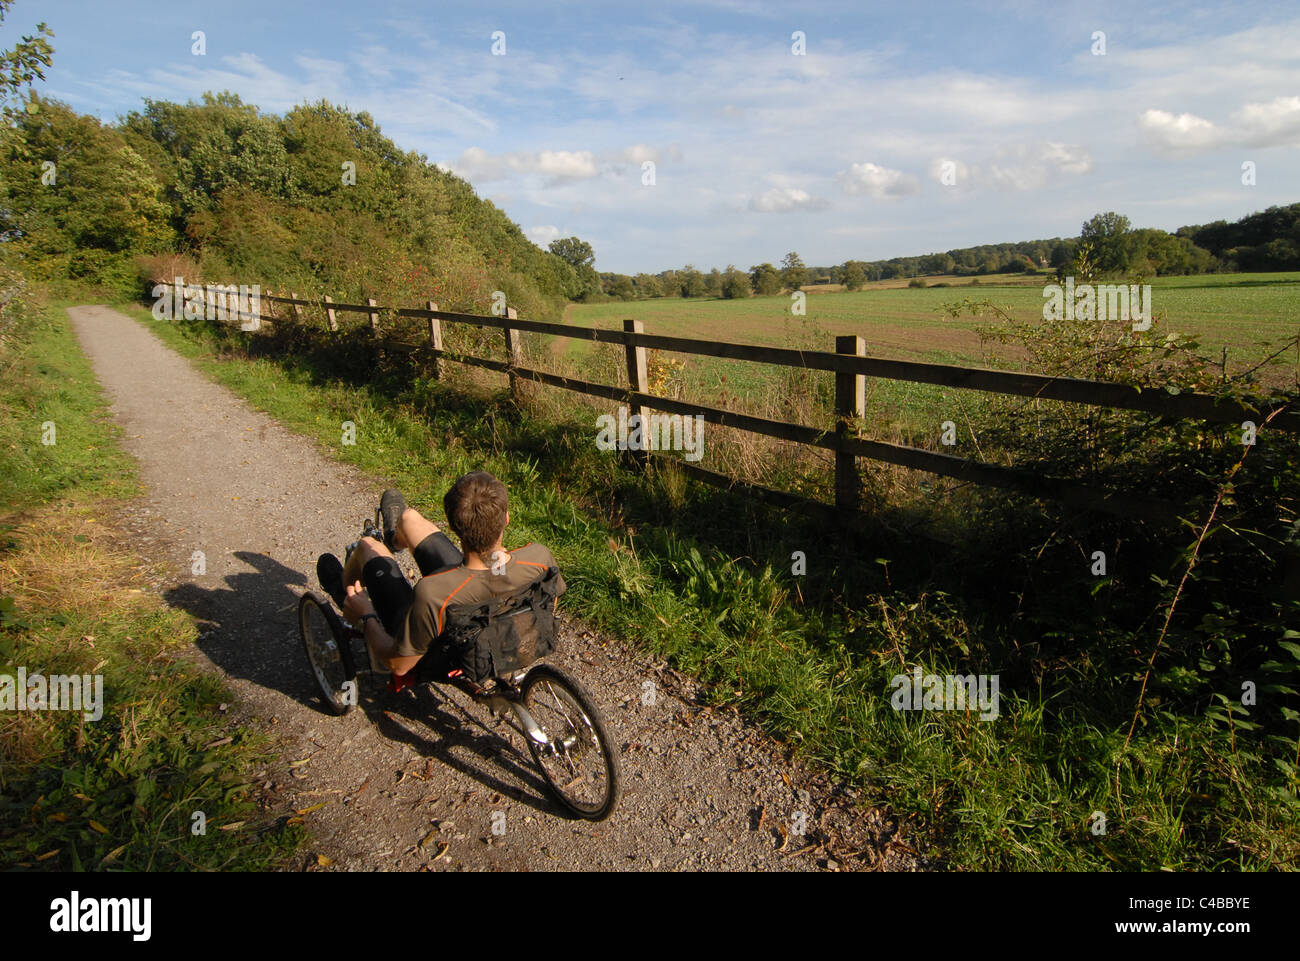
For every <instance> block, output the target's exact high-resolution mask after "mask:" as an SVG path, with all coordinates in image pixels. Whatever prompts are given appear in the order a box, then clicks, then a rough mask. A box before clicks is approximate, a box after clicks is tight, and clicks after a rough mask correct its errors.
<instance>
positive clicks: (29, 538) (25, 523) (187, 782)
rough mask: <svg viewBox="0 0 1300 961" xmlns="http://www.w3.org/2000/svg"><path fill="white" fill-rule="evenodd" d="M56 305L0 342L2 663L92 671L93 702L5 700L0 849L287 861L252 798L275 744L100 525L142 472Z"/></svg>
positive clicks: (218, 861)
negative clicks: (199, 829)
mask: <svg viewBox="0 0 1300 961" xmlns="http://www.w3.org/2000/svg"><path fill="white" fill-rule="evenodd" d="M60 306H61V305H53V306H50V307H46V308H44V309H33V310H32V311H31V313H30V314H29V316H27V318H26V319H25V322H24V323H23V325H22V326H21V329H20V330H19V332H18V333H17V334H16V336H15V337H14V338H12V339H10V340H7V341H6V344H5V348H4V353H3V355H0V365H2V366H3V371H4V376H3V377H2V378H0V409H2V410H3V414H4V417H3V421H2V422H0V478H3V482H2V484H0V673H3V674H6V675H9V676H10V677H15V676H16V674H17V669H18V667H19V666H23V667H25V668H26V670H27V672H28V674H29V675H31V674H33V673H36V672H38V671H39V672H41V673H43V674H46V675H48V674H54V673H58V674H74V673H77V674H81V673H88V674H100V675H102V677H103V685H104V703H103V705H102V708H103V716H102V717H101V718H99V719H98V720H89V719H86V718H84V716H83V714H82V713H81V712H55V711H46V712H31V711H28V712H16V711H15V712H10V711H5V712H3V713H0V861H3V863H5V864H6V865H9V866H16V867H20V868H33V869H53V870H97V869H102V870H186V869H201V870H211V869H222V870H249V869H253V870H256V869H266V868H270V867H276V866H279V865H281V864H283V863H284V862H285V858H286V857H287V856H288V855H289V854H291V853H292V852H293V851H295V850H296V848H297V846H298V845H299V844H300V843H301V839H302V835H301V831H300V829H298V828H296V827H285V826H284V825H282V824H280V823H278V822H276V821H273V820H270V819H268V818H266V817H265V815H263V814H261V813H260V812H259V811H258V807H257V804H256V801H255V799H254V791H253V788H252V782H253V780H254V776H255V774H256V773H257V771H258V769H259V768H262V767H264V766H265V765H266V764H267V762H268V761H269V760H271V759H272V757H273V755H272V754H271V750H270V747H269V744H268V742H267V740H266V739H265V738H264V737H263V736H262V735H261V734H259V733H257V732H255V731H253V730H250V729H248V728H246V727H243V726H240V725H237V724H233V723H231V722H230V720H229V719H228V718H227V716H226V713H225V712H224V711H223V709H222V708H223V705H224V704H226V703H227V702H229V701H231V700H232V697H231V695H230V693H229V691H228V690H226V688H225V687H224V685H223V684H222V683H221V681H220V680H219V679H218V678H216V677H214V676H213V675H212V674H210V673H205V672H201V671H200V670H199V669H198V668H197V667H195V666H194V665H193V664H191V663H190V662H189V661H187V660H186V659H185V658H186V655H187V653H188V652H189V650H190V649H191V647H192V645H193V642H194V640H195V637H196V630H195V627H194V624H193V621H192V620H191V619H190V617H189V616H188V615H186V614H184V613H183V612H180V611H177V610H173V609H170V608H168V607H166V606H165V605H164V604H163V603H162V602H161V601H160V600H159V599H158V598H157V597H156V596H153V595H150V594H147V593H145V592H144V591H143V590H142V587H141V585H142V584H143V582H144V580H145V578H144V576H143V575H142V574H141V573H140V562H139V559H138V558H137V557H135V556H134V555H133V554H131V552H130V551H129V550H126V549H124V548H123V547H122V546H121V543H120V540H121V538H120V535H119V534H117V532H115V531H114V530H113V529H112V528H111V526H110V525H109V524H108V523H106V520H105V519H106V518H107V517H108V516H109V515H110V514H111V513H112V511H113V510H114V509H115V507H116V505H117V504H118V503H119V501H120V499H122V498H124V497H127V496H129V495H132V494H134V493H135V492H136V490H137V485H138V480H137V476H136V472H135V466H134V464H133V462H132V461H131V460H130V458H129V457H127V456H126V454H125V453H124V452H123V451H122V450H121V448H120V447H119V446H118V443H117V438H118V434H119V432H118V430H117V429H116V428H115V427H114V426H113V425H112V423H111V422H110V421H109V419H108V417H107V414H106V411H105V405H104V400H103V397H102V395H101V393H100V390H99V387H98V385H97V383H96V381H95V379H94V377H93V374H92V372H91V369H90V366H89V364H88V362H87V361H86V359H85V357H84V355H83V354H82V353H81V351H80V348H79V347H78V345H77V343H76V339H75V337H74V335H73V333H72V331H71V328H70V326H69V324H68V322H67V319H66V316H65V314H64V312H63V311H62V310H61V309H60ZM49 421H53V422H54V425H55V431H56V432H55V433H54V435H53V436H52V438H51V439H53V440H54V441H55V443H53V444H49V445H47V444H42V443H41V439H42V435H43V429H42V425H43V424H45V423H46V422H49ZM45 436H46V437H50V435H48V434H45ZM195 811H202V812H203V813H204V815H205V816H206V818H207V830H206V833H205V834H202V835H196V834H194V833H193V832H192V830H191V828H192V825H193V824H194V821H193V820H192V815H193V812H195Z"/></svg>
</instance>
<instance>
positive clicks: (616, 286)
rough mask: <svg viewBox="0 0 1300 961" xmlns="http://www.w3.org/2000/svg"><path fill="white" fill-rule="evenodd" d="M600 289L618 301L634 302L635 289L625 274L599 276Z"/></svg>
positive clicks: (630, 279)
mask: <svg viewBox="0 0 1300 961" xmlns="http://www.w3.org/2000/svg"><path fill="white" fill-rule="evenodd" d="M600 279H601V287H602V288H603V289H604V292H605V293H606V294H608V295H609V296H611V297H617V298H618V299H619V300H636V287H634V286H633V284H632V278H631V277H629V276H628V275H627V274H601V275H600Z"/></svg>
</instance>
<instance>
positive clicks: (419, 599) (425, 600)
mask: <svg viewBox="0 0 1300 961" xmlns="http://www.w3.org/2000/svg"><path fill="white" fill-rule="evenodd" d="M506 553H508V554H509V555H510V560H508V561H506V563H505V566H504V567H502V568H500V569H499V570H498V572H496V573H494V572H493V571H491V570H486V571H475V570H471V569H470V568H468V567H466V566H465V565H464V564H461V565H460V566H459V567H453V568H451V569H450V570H446V571H441V572H439V573H437V574H430V575H429V576H428V577H422V578H421V579H420V581H419V583H417V584H416V585H415V600H414V601H413V602H412V603H411V609H410V610H409V611H407V613H406V629H405V630H404V631H403V633H402V636H401V638H399V639H398V642H397V654H398V656H399V657H414V656H416V655H420V654H425V653H427V652H428V650H429V648H430V647H432V646H433V643H434V641H436V640H437V639H438V635H439V634H441V633H442V628H443V626H444V625H445V624H446V618H447V609H448V608H450V607H459V606H460V605H462V604H467V605H470V606H475V605H478V604H484V603H487V602H488V601H490V600H493V599H494V598H497V597H505V596H508V595H510V594H515V593H518V592H519V591H521V590H523V589H524V588H525V587H527V586H528V585H529V584H531V583H533V582H534V581H540V580H541V579H542V578H543V577H544V576H546V569H547V568H548V567H556V568H558V567H559V565H558V564H556V563H555V557H554V556H553V555H552V554H551V552H550V551H549V550H547V549H546V548H545V547H543V546H542V545H541V544H533V543H530V544H525V545H524V546H523V547H520V548H518V549H517V550H513V551H507V552H506ZM557 586H558V588H559V594H563V593H564V590H565V586H564V578H563V577H560V578H559V583H558V585H557ZM557 596H558V595H557Z"/></svg>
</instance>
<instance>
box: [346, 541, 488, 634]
mask: <svg viewBox="0 0 1300 961" xmlns="http://www.w3.org/2000/svg"><path fill="white" fill-rule="evenodd" d="M411 553H412V554H413V555H414V556H415V563H416V565H417V566H418V567H419V568H420V575H421V576H422V577H428V576H429V575H430V574H437V573H438V572H439V571H445V570H447V569H448V568H452V567H458V566H459V565H460V563H461V561H462V560H464V558H463V557H462V555H461V553H460V551H458V550H457V549H456V545H455V544H453V543H452V542H451V540H450V539H449V538H448V537H447V535H446V534H444V533H442V532H441V531H439V532H437V533H436V534H430V535H429V536H428V537H426V538H425V539H424V540H422V541H420V543H419V544H417V545H416V546H415V550H413V551H411ZM361 583H362V584H364V585H365V588H366V591H367V593H369V594H370V602H371V603H372V604H374V605H375V613H376V614H378V615H379V621H380V623H382V624H383V625H384V630H385V631H387V632H388V636H389V637H396V638H400V637H401V636H402V631H403V630H404V626H405V623H406V612H407V611H409V610H410V609H411V602H412V601H413V600H415V588H414V587H412V586H411V582H410V581H408V580H407V579H406V575H405V574H403V573H402V569H401V568H400V567H398V566H397V559H396V558H393V557H372V558H371V559H370V560H368V561H367V562H366V565H365V566H364V567H363V568H361Z"/></svg>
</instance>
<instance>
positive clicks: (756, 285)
mask: <svg viewBox="0 0 1300 961" xmlns="http://www.w3.org/2000/svg"><path fill="white" fill-rule="evenodd" d="M749 282H750V286H751V287H753V289H754V293H756V294H759V295H760V296H764V297H770V296H771V295H772V294H779V293H780V292H781V273H780V271H778V270H777V269H776V268H775V267H773V266H772V265H771V264H766V263H765V264H759V265H758V266H757V267H750V268H749Z"/></svg>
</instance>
